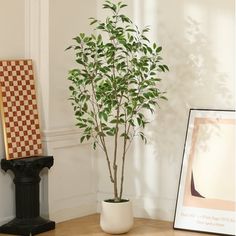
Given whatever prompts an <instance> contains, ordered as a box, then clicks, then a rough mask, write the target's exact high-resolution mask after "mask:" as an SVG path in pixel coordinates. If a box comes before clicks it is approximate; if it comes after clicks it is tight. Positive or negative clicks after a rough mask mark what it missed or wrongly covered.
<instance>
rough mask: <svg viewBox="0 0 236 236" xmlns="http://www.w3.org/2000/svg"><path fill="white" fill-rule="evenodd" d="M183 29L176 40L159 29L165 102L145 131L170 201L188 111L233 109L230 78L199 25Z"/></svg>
mask: <svg viewBox="0 0 236 236" xmlns="http://www.w3.org/2000/svg"><path fill="white" fill-rule="evenodd" d="M183 29H184V31H183V32H180V33H183V34H184V37H179V36H178V35H170V34H168V32H167V31H166V30H165V27H159V36H158V37H160V38H162V39H164V40H165V45H166V46H164V53H165V55H164V58H166V59H167V61H166V63H167V64H168V65H170V73H169V74H168V76H167V78H166V79H165V80H163V85H164V86H163V89H164V90H165V88H166V91H167V97H168V100H169V101H168V102H161V103H160V110H159V111H158V114H157V116H156V117H155V121H154V122H152V123H151V124H150V125H149V127H148V132H147V133H148V138H149V139H150V140H151V142H152V144H153V146H154V147H155V153H156V155H157V156H158V157H160V159H161V164H160V166H161V168H160V171H161V177H162V181H160V183H159V184H160V185H161V187H160V188H161V195H162V196H163V197H170V198H175V197H176V192H177V187H178V179H179V172H180V165H181V160H182V153H183V147H184V138H185V132H186V128H187V118H188V111H189V109H190V108H208V109H230V108H232V107H234V98H233V94H232V91H230V90H229V88H228V84H229V83H228V80H229V79H230V78H229V77H228V75H227V74H224V73H221V72H219V70H218V68H219V67H220V64H219V63H218V61H217V59H216V58H215V56H214V52H213V51H212V50H211V42H210V41H209V40H208V38H207V36H206V35H204V34H203V33H202V32H201V25H200V23H198V22H197V21H195V20H194V19H192V18H191V17H188V18H187V19H186V20H185V22H184V25H183ZM181 38H182V40H183V41H181ZM163 179H164V180H165V181H163ZM164 185H165V186H164ZM170 193H171V196H170V195H169V194H170Z"/></svg>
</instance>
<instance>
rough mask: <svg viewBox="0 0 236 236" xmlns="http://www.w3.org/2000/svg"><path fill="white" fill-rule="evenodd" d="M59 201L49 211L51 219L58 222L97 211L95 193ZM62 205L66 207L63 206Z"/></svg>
mask: <svg viewBox="0 0 236 236" xmlns="http://www.w3.org/2000/svg"><path fill="white" fill-rule="evenodd" d="M76 199H77V200H76ZM68 201H69V202H68ZM63 202H64V204H63ZM65 202H67V204H65ZM58 203H59V206H58ZM58 203H57V204H56V205H54V206H51V207H50V211H49V212H50V213H49V218H50V220H53V221H55V222H56V223H59V222H63V221H67V220H70V219H75V218H79V217H82V216H87V215H91V214H95V213H97V204H96V194H95V193H94V194H88V195H82V196H77V197H76V198H74V199H67V200H66V199H64V200H63V201H61V200H59V201H58ZM61 206H64V207H63V208H61ZM56 208H57V209H56Z"/></svg>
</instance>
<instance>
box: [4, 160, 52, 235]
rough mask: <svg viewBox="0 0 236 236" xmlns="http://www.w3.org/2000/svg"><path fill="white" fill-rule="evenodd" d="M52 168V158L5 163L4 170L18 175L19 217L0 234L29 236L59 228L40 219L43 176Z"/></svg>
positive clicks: (16, 194) (16, 188)
mask: <svg viewBox="0 0 236 236" xmlns="http://www.w3.org/2000/svg"><path fill="white" fill-rule="evenodd" d="M52 165H53V157H52V156H40V157H30V158H24V159H18V160H5V159H2V160H1V168H2V169H3V170H4V171H7V170H12V171H13V173H14V175H15V178H14V184H15V200H16V218H14V219H13V220H12V221H10V222H8V223H7V224H4V225H2V226H1V227H0V233H6V234H16V235H24V236H29V235H35V234H38V233H42V232H45V231H48V230H51V229H55V222H53V221H50V220H46V219H43V218H42V217H40V206H39V182H40V177H39V173H40V171H41V170H42V169H43V168H44V167H47V168H50V167H51V166H52Z"/></svg>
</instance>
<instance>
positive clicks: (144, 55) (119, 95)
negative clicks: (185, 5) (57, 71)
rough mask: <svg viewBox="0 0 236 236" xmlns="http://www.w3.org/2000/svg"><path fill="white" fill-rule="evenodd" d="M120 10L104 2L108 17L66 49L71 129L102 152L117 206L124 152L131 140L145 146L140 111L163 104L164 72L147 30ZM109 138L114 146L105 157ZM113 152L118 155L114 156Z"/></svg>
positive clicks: (94, 22) (143, 117) (143, 114)
mask: <svg viewBox="0 0 236 236" xmlns="http://www.w3.org/2000/svg"><path fill="white" fill-rule="evenodd" d="M126 6H127V5H126V4H124V3H122V2H119V3H117V4H115V3H112V2H111V1H105V3H104V4H103V8H104V9H108V10H109V11H110V13H111V14H110V16H108V17H107V18H106V20H105V21H100V20H97V19H95V18H90V19H91V23H90V25H93V26H94V30H95V31H94V34H91V35H85V34H84V33H80V34H79V35H78V36H76V37H75V38H73V40H74V42H75V44H74V45H71V46H70V47H68V48H67V49H73V50H74V52H75V61H76V62H77V63H78V67H77V68H75V69H72V70H70V71H69V75H68V79H69V80H70V81H71V83H72V85H71V86H70V87H69V89H70V91H71V96H70V100H71V101H72V106H73V108H74V112H75V117H76V119H77V124H76V125H77V126H78V127H79V128H80V129H81V131H82V137H81V140H80V141H81V142H83V141H84V140H90V139H92V140H93V148H94V149H96V147H97V146H99V147H100V148H101V149H102V150H103V152H104V156H105V159H106V162H107V166H108V171H109V176H110V181H111V183H112V184H113V189H114V196H113V199H112V201H113V202H121V201H123V200H122V194H123V185H124V174H125V173H124V172H125V161H126V154H127V151H128V149H129V147H130V144H131V143H132V141H133V138H134V137H135V136H140V137H141V138H142V139H143V140H144V141H145V142H146V137H145V135H144V133H143V131H142V130H143V129H144V128H145V126H146V125H147V124H148V123H149V121H148V119H147V112H146V110H148V111H150V112H151V113H153V112H154V111H155V109H156V106H157V105H158V101H159V100H160V99H166V97H165V96H164V93H163V92H161V91H160V89H159V83H160V81H161V79H160V77H159V73H160V72H166V71H168V70H169V69H168V67H167V65H165V64H162V63H161V61H162V57H161V56H160V52H161V50H162V47H161V46H159V45H158V44H156V43H150V41H149V39H148V38H147V36H146V33H147V32H148V31H149V27H145V28H144V29H143V30H142V31H141V30H139V28H138V27H137V26H136V25H135V24H134V23H133V22H132V21H131V20H130V18H129V17H127V16H126V15H124V14H122V13H121V10H122V8H124V7H126ZM111 139H112V140H113V142H114V146H113V152H112V153H109V151H108V145H107V143H108V140H109V141H110V140H111ZM118 149H120V150H122V152H121V155H119V156H118ZM119 158H120V159H121V166H119V165H118V159H119ZM119 171H120V174H118V172H119ZM118 176H120V179H119V180H118Z"/></svg>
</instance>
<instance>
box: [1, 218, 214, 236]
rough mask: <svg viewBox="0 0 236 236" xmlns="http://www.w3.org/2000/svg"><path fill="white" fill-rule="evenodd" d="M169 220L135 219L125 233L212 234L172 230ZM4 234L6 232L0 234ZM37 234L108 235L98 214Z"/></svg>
mask: <svg viewBox="0 0 236 236" xmlns="http://www.w3.org/2000/svg"><path fill="white" fill-rule="evenodd" d="M172 224H173V223H171V222H166V221H157V220H148V219H135V223H134V227H133V229H132V230H131V231H130V232H129V233H127V234H125V236H126V235H127V236H128V235H132V236H207V235H212V234H203V233H193V232H189V231H182V230H173V229H172ZM0 235H1V236H4V235H5V236H6V234H0ZM38 235H39V236H90V235H91V236H108V234H106V233H104V232H102V230H101V229H100V226H99V215H98V214H96V215H91V216H86V217H82V218H78V219H73V220H69V221H66V222H62V223H58V224H57V225H56V229H55V230H51V231H48V232H45V233H42V234H38Z"/></svg>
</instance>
